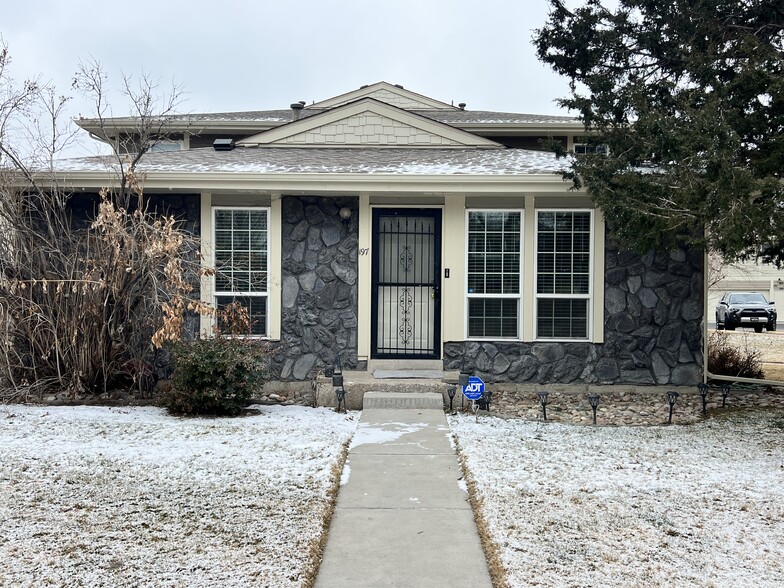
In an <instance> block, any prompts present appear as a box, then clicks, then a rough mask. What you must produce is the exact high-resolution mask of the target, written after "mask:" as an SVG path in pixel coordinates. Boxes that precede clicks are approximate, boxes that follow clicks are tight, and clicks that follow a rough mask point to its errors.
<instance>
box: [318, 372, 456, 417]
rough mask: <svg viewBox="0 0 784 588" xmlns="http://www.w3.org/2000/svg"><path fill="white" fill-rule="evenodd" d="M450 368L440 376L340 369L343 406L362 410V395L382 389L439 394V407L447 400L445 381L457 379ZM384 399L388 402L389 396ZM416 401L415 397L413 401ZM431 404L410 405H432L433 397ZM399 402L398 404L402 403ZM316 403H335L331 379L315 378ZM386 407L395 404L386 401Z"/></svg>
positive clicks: (331, 404) (329, 404) (384, 390)
mask: <svg viewBox="0 0 784 588" xmlns="http://www.w3.org/2000/svg"><path fill="white" fill-rule="evenodd" d="M452 376H453V374H452V373H451V372H445V373H444V377H443V378H416V377H409V378H376V377H374V376H373V374H372V373H370V372H359V371H345V372H343V388H344V389H345V391H346V407H347V408H348V409H349V410H362V409H363V408H367V406H366V405H365V404H364V398H365V396H366V395H368V394H370V393H372V392H375V393H382V392H383V393H386V394H392V395H395V394H396V395H412V394H422V393H428V394H431V395H432V397H433V398H436V397H439V398H441V400H440V404H439V405H438V408H439V409H443V408H444V406H447V405H448V404H449V396H448V395H447V386H448V382H452V381H453V382H454V383H456V382H457V376H456V375H455V376H454V377H452ZM384 402H387V403H392V402H393V401H392V400H385V401H384ZM394 402H402V403H403V404H405V402H406V401H405V399H400V398H399V399H398V400H395V401H394ZM417 402H419V401H417ZM428 402H431V403H433V404H428V405H427V406H426V407H425V406H412V407H411V408H434V407H435V400H429V401H428ZM403 404H400V406H399V407H403ZM316 405H317V406H328V407H335V406H337V397H336V395H335V388H334V387H333V386H332V379H331V378H326V377H324V376H320V377H319V378H318V379H317V380H316ZM389 407H390V408H395V407H396V406H394V405H393V404H389Z"/></svg>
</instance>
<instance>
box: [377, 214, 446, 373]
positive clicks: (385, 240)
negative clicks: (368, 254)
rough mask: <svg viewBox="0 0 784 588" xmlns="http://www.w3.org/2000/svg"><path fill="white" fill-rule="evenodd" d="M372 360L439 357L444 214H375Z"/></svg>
mask: <svg viewBox="0 0 784 588" xmlns="http://www.w3.org/2000/svg"><path fill="white" fill-rule="evenodd" d="M372 253H373V296H372V301H373V304H372V312H373V316H372V321H371V324H372V356H373V357H374V358H379V359H382V358H390V359H392V358H409V359H438V358H439V357H440V355H441V353H440V351H441V291H440V287H441V211H440V210H437V209H435V210H434V209H422V210H419V209H374V211H373V247H372Z"/></svg>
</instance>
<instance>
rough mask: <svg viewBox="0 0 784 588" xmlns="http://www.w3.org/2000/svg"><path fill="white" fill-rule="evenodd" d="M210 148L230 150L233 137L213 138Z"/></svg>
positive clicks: (232, 147) (232, 145) (232, 144)
mask: <svg viewBox="0 0 784 588" xmlns="http://www.w3.org/2000/svg"><path fill="white" fill-rule="evenodd" d="M212 148H213V149H215V151H231V150H232V149H234V139H215V140H214V141H213V142H212Z"/></svg>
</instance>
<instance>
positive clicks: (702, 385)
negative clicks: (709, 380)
mask: <svg viewBox="0 0 784 588" xmlns="http://www.w3.org/2000/svg"><path fill="white" fill-rule="evenodd" d="M697 390H699V391H700V396H702V416H705V415H706V414H707V412H708V385H707V384H706V383H705V382H700V383H699V384H697Z"/></svg>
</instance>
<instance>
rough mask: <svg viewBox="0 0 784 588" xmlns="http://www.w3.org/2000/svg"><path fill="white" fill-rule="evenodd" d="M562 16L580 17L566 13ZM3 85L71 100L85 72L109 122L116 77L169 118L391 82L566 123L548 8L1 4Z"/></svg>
mask: <svg viewBox="0 0 784 588" xmlns="http://www.w3.org/2000/svg"><path fill="white" fill-rule="evenodd" d="M570 4H575V2H572V3H570ZM0 5H4V6H2V9H1V10H0V15H1V16H0V36H1V37H2V39H3V40H4V42H5V43H6V44H7V45H8V48H9V51H10V54H11V58H12V64H11V68H10V69H11V72H10V73H11V75H12V76H13V78H14V79H16V80H17V81H21V80H23V79H28V78H40V79H41V80H42V81H44V82H50V83H52V84H54V85H55V86H56V87H57V90H58V93H60V94H66V95H71V96H74V98H73V100H72V101H71V102H70V103H69V107H68V111H67V114H68V115H69V116H73V117H76V116H79V115H82V116H92V115H93V114H94V110H93V107H92V106H91V103H90V102H89V101H87V100H85V99H83V98H82V97H80V96H78V95H77V94H75V92H74V91H73V90H72V89H71V81H72V79H73V75H74V73H75V72H76V70H77V68H78V66H79V63H80V62H84V63H86V62H89V61H91V60H94V61H97V62H99V63H100V64H101V66H102V68H103V69H104V71H105V72H106V74H107V75H108V81H107V87H108V88H110V90H112V91H111V93H110V95H109V99H110V103H111V105H112V114H113V115H114V116H122V115H126V114H128V113H129V107H128V104H127V101H126V100H124V98H123V96H122V95H121V94H120V93H119V88H120V87H121V82H122V76H123V75H126V76H132V77H135V78H137V79H138V78H139V76H140V75H143V74H145V75H147V76H149V77H150V78H151V79H152V80H154V81H156V82H157V83H158V84H159V88H160V91H161V93H163V92H164V90H167V89H170V88H171V86H172V84H173V83H176V84H178V85H179V86H181V87H182V89H183V91H184V94H183V98H184V100H183V102H182V103H181V104H180V105H179V107H178V111H179V112H183V113H196V112H227V111H242V110H272V109H285V108H288V107H289V105H290V104H291V103H292V102H297V101H299V100H304V101H306V102H307V103H311V102H314V101H320V100H324V99H326V98H329V97H332V96H335V95H337V94H342V93H344V92H348V91H351V90H354V89H356V88H359V87H360V86H362V85H364V84H371V83H375V82H378V81H382V80H383V81H387V82H390V83H393V84H401V85H403V86H404V87H406V88H407V89H410V90H413V91H415V92H419V93H421V94H425V95H427V96H430V97H433V98H436V99H438V100H441V101H444V102H454V104H458V103H460V102H465V103H467V105H468V106H467V108H468V109H469V110H472V109H473V110H494V111H506V112H525V113H537V114H568V113H566V112H562V111H561V110H560V109H559V107H558V106H557V105H556V103H555V100H556V99H557V98H559V97H564V96H566V95H567V92H568V85H567V81H566V80H565V79H564V78H560V77H559V76H557V75H556V74H555V73H554V72H552V71H551V70H550V69H549V68H548V67H546V66H545V65H543V64H541V63H540V62H539V61H537V59H536V56H535V54H534V48H533V45H532V44H531V37H532V35H533V30H534V29H536V28H538V27H541V26H542V25H543V24H544V23H545V20H546V18H547V12H548V3H547V1H546V0H320V1H319V0H255V1H251V0H247V1H239V0H222V1H220V2H216V1H214V0H213V1H210V2H207V1H204V0H190V1H187V2H184V1H180V0H177V1H175V0H157V1H150V0H134V1H133V2H127V3H125V2H123V3H113V2H106V0H103V1H97V0H69V1H68V2H63V1H62V0H26V1H19V0H0Z"/></svg>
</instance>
